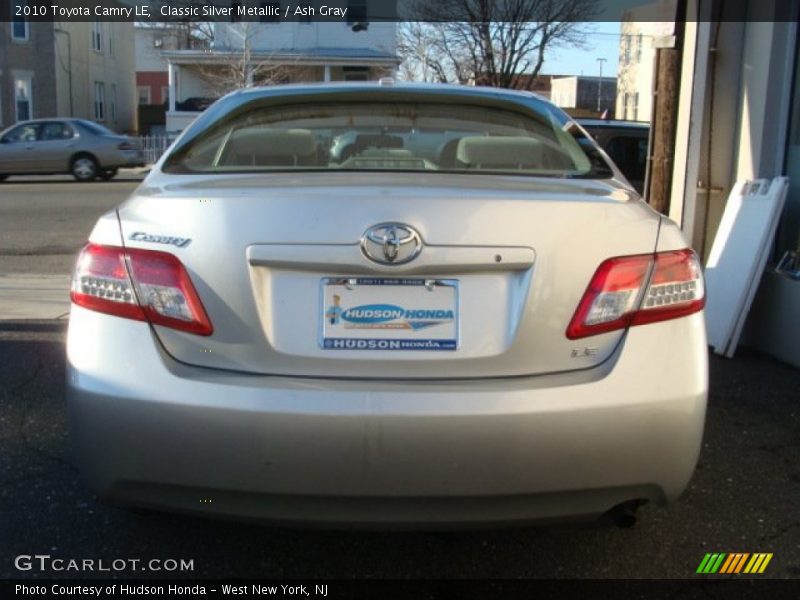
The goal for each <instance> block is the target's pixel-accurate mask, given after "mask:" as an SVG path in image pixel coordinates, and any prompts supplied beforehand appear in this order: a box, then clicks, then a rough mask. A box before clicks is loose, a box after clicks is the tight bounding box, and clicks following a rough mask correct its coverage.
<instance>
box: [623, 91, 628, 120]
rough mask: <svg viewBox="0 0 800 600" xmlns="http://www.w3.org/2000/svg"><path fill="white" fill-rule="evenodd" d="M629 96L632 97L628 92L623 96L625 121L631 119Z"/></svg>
mask: <svg viewBox="0 0 800 600" xmlns="http://www.w3.org/2000/svg"><path fill="white" fill-rule="evenodd" d="M628 96H630V94H628V92H623V94H622V118H623V119H628V118H630V117H628Z"/></svg>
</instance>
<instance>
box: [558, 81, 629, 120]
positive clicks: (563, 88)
mask: <svg viewBox="0 0 800 600" xmlns="http://www.w3.org/2000/svg"><path fill="white" fill-rule="evenodd" d="M616 97H617V80H616V79H615V78H614V77H588V76H585V75H574V76H569V77H554V78H553V79H552V82H551V89H550V100H551V102H553V104H555V105H556V106H560V107H561V108H564V109H567V108H569V109H576V110H578V111H586V112H588V113H590V114H595V113H602V112H603V111H605V110H608V109H610V108H613V106H614V102H615V100H616Z"/></svg>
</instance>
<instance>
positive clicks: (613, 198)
mask: <svg viewBox="0 0 800 600" xmlns="http://www.w3.org/2000/svg"><path fill="white" fill-rule="evenodd" d="M635 198H636V197H635V196H634V195H633V194H631V193H630V192H628V191H627V190H626V189H625V188H623V187H621V186H619V187H618V186H617V185H616V184H614V183H613V182H596V181H589V180H555V179H554V180H542V179H531V178H526V177H511V176H491V175H477V176H476V175H472V176H460V175H444V174H420V173H414V174H407V173H357V174H353V173H294V174H288V173H287V174H269V175H242V176H239V175H226V176H213V175H211V176H196V175H194V176H190V177H184V176H174V175H169V176H166V175H162V174H159V173H155V174H154V175H153V176H151V177H150V178H148V180H147V181H146V182H145V184H143V186H142V187H140V189H139V190H137V192H136V194H135V196H134V197H132V198H131V199H130V200H129V201H128V202H126V203H125V204H124V205H122V206H121V207H120V209H119V216H120V221H121V228H122V233H123V237H124V240H125V244H126V245H127V246H129V247H139V248H149V249H155V250H162V251H164V250H166V251H169V252H171V253H173V254H175V255H176V256H177V257H178V258H179V259H180V260H181V261H182V262H183V264H184V265H185V266H186V268H187V269H188V271H189V273H190V276H191V278H192V280H193V282H194V285H195V287H196V288H197V291H198V293H199V295H200V298H201V299H202V302H203V304H204V306H205V308H206V311H207V312H208V315H209V317H210V319H211V322H212V323H213V326H214V333H213V335H211V336H209V337H201V336H196V335H192V334H188V333H183V332H180V331H175V330H172V329H169V328H165V327H161V326H155V327H154V329H155V331H156V335H157V336H158V338H159V340H160V341H161V343H162V344H163V346H164V348H165V349H166V350H167V352H168V353H169V354H171V355H172V356H173V357H175V358H176V359H178V360H180V361H182V362H185V363H189V364H192V365H197V366H204V367H213V368H221V369H231V370H236V371H243V372H250V373H260V374H271V375H292V376H309V377H352V378H393V379H402V378H472V377H505V376H519V375H534V374H542V373H552V372H558V371H569V370H577V369H584V368H587V367H591V366H593V365H596V364H599V363H600V362H602V361H603V360H605V359H606V358H607V357H608V356H609V355H610V353H611V352H612V351H613V350H614V348H615V346H616V344H617V343H618V342H619V341H620V339H621V336H622V335H623V332H620V331H616V332H610V333H606V334H602V335H597V336H594V337H592V338H589V339H584V340H577V341H571V340H569V339H567V337H566V335H565V330H566V328H567V325H568V323H569V321H570V319H571V317H572V315H573V312H574V311H575V308H576V306H577V305H578V302H579V300H580V298H581V296H582V294H583V293H584V291H585V290H586V286H587V285H588V283H589V281H590V279H591V277H592V275H593V273H594V271H595V269H596V268H597V266H598V265H599V264H600V263H601V262H602V261H603V260H605V259H606V258H609V257H612V256H619V255H626V254H638V253H647V252H652V251H654V248H655V245H656V239H657V233H658V225H659V217H658V215H657V214H656V213H654V212H653V211H652V210H650V209H649V208H648V207H647V206H646V205H645V204H644V203H642V202H639V201H637V200H636V199H635ZM387 222H390V223H401V224H405V225H408V226H410V227H411V228H413V229H415V230H416V231H417V232H418V233H419V235H420V237H421V241H422V250H421V252H420V254H419V256H417V257H416V258H415V259H413V260H410V261H409V262H407V263H405V264H401V265H381V264H377V263H375V262H373V261H371V260H369V259H367V258H366V257H365V255H364V253H363V251H362V248H361V246H360V243H361V239H362V235H363V234H364V232H365V231H366V230H367V229H369V228H370V227H373V226H375V225H377V224H381V223H387ZM142 234H145V235H142ZM169 238H173V241H172V242H169V241H167V243H171V244H172V245H164V240H165V239H166V240H169ZM175 238H179V239H180V240H183V241H184V242H183V243H182V244H180V245H179V244H177V243H175V241H174V239H175ZM153 240H159V241H160V243H157V242H155V241H153ZM180 240H179V241H180ZM185 240H189V241H188V242H186V241H185ZM375 249H376V248H373V250H375ZM379 250H380V246H378V247H377V250H376V251H379ZM387 279H388V280H402V281H400V283H408V280H419V281H421V282H428V283H429V288H430V282H431V281H439V280H444V281H445V282H446V283H447V284H448V285H451V284H452V282H453V281H455V282H456V283H455V285H454V286H452V287H451V288H450V289H444V288H446V287H447V286H444V287H437V288H436V290H435V293H436V294H439V293H440V292H442V293H445V292H446V293H448V294H450V296H449V297H444V296H442V295H441V294H440V295H439V296H438V297H437V300H436V302H434V304H433V305H430V306H433V307H434V308H437V309H440V310H443V311H445V312H443V313H435V314H434V313H426V314H422V313H416V315H417V316H419V315H422V317H423V320H424V317H426V315H427V316H431V315H433V316H436V315H439V316H441V315H443V314H444V315H448V313H447V311H449V310H452V311H453V313H454V315H451V316H454V317H455V318H454V320H453V321H449V322H448V324H444V325H443V324H442V323H441V322H439V324H438V325H435V326H431V325H430V322H429V321H428V322H425V323H424V324H423V325H424V326H421V328H422V329H428V330H429V331H430V334H427V333H426V334H424V335H423V334H420V337H425V338H427V337H436V336H439V337H438V338H437V339H441V338H447V339H452V338H457V347H456V348H455V349H447V350H440V351H431V350H419V349H404V350H402V351H392V350H376V349H366V350H359V349H348V348H349V347H347V348H344V349H330V348H326V347H324V345H325V338H326V337H334V338H335V337H336V336H337V335H342V331H343V330H342V329H341V328H339V329H336V328H335V327H333V326H326V324H327V323H330V319H331V318H333V313H331V312H330V311H331V309H332V307H331V302H332V300H331V298H333V296H335V295H338V296H340V297H341V296H342V294H345V295H346V294H349V293H351V292H352V289H349V288H348V285H350V284H353V283H355V286H354V287H355V288H357V291H356V292H352V293H357V294H358V298H359V300H358V301H357V302H356V301H354V302H351V303H350V305H349V307H350V308H354V307H355V308H359V309H362V310H363V309H364V307H367V308H368V309H370V310H372V309H375V307H386V306H389V307H393V308H392V310H393V309H396V308H397V307H398V306H402V307H404V308H407V307H408V306H410V305H411V304H414V302H415V301H416V300H415V299H416V298H423V296H425V294H424V290H425V286H424V285H423V286H421V287H419V288H418V289H405V290H401V289H400V288H399V287H397V286H395V287H391V285H387V284H386V282H385V280H387ZM330 280H332V282H331V281H330ZM337 280H338V283H337ZM374 280H382V283H383V284H384V287H381V288H380V289H378V288H376V287H369V286H368V285H364V284H363V282H367V283H369V282H370V281H374ZM326 281H329V286H326V285H325V282H326ZM390 283H391V281H390ZM337 285H338V286H339V287H336V286H337ZM351 288H352V285H351ZM431 291H433V290H431V289H428V292H429V293H430V292H431ZM354 297H355V296H354ZM427 297H432V296H426V298H427ZM398 298H399V300H398ZM345 301H347V300H345ZM336 302H338V300H337V301H336ZM437 303H438V304H437ZM430 306H428V305H426V308H430ZM409 314H411V313H409ZM354 315H355V316H354ZM364 315H366V317H365V316H364ZM370 316H374V315H373V314H372V313H369V312H367V313H364V312H360V313H359V312H357V311H355V312H352V313H350V317H352V318H353V319H354V320H353V321H350V323H352V322H357V321H358V319H359V318H361V319H362V322H363V320H364V318H367V320H369V317H370ZM326 319H328V321H326ZM445 320H447V319H445ZM419 322H421V321H418V323H419ZM340 323H343V321H340ZM348 326H349V325H348ZM415 326H416V325H413V324H412V327H415ZM390 333H391V332H390ZM348 335H349V334H348ZM353 335H354V336H358V335H361V336H369V335H370V332H369V331H367V332H366V333H365V332H364V331H360V332H359V333H354V334H353ZM337 339H338V338H337Z"/></svg>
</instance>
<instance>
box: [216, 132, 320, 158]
mask: <svg viewBox="0 0 800 600" xmlns="http://www.w3.org/2000/svg"><path fill="white" fill-rule="evenodd" d="M226 145H227V151H228V152H230V153H233V154H237V155H241V154H252V155H257V156H261V157H270V156H309V155H311V154H314V153H315V152H316V144H315V142H314V134H313V133H311V131H309V130H308V129H268V128H266V127H247V128H245V129H238V130H236V131H234V132H233V133H232V134H231V137H230V138H229V139H228V143H227V144H226Z"/></svg>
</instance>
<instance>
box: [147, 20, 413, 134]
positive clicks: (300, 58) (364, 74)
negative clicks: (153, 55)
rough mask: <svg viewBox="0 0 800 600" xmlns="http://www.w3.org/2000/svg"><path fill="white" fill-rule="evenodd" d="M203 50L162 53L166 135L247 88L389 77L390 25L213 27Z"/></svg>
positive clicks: (393, 52) (393, 63) (392, 62)
mask: <svg viewBox="0 0 800 600" xmlns="http://www.w3.org/2000/svg"><path fill="white" fill-rule="evenodd" d="M212 26H213V36H212V39H213V41H212V42H211V44H210V47H209V48H205V49H182V50H164V51H162V52H161V53H160V55H161V58H162V60H164V61H165V62H166V66H167V83H168V85H167V96H168V109H167V119H166V120H167V131H168V132H175V131H180V130H182V129H184V128H185V127H186V126H187V125H188V124H189V123H191V121H192V120H194V118H195V117H196V116H197V114H199V113H198V111H197V110H196V108H195V107H196V106H197V105H202V104H204V103H205V102H206V101H207V100H209V99H214V98H218V97H220V96H222V95H224V94H225V93H227V92H229V91H232V90H234V89H238V88H242V87H247V86H251V85H270V84H276V83H304V82H321V81H370V80H377V79H379V78H381V77H384V76H390V75H394V73H395V71H396V69H397V66H398V65H399V63H400V59H399V57H398V56H397V41H396V37H397V24H396V23H392V22H372V23H370V22H358V23H356V22H314V21H299V22H280V21H278V20H276V21H275V22H234V23H228V22H216V23H213V24H212Z"/></svg>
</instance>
